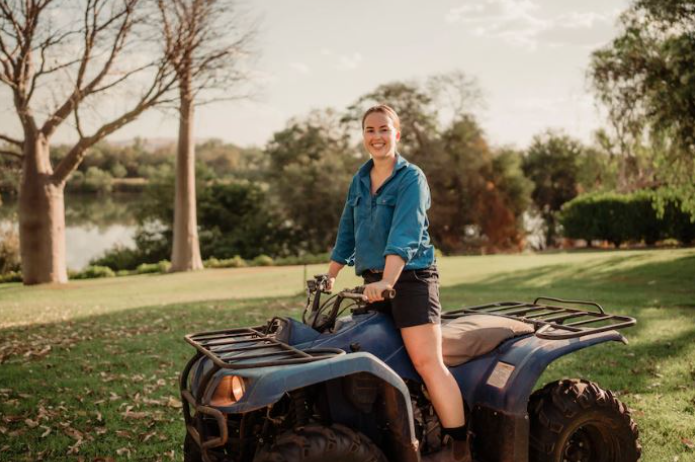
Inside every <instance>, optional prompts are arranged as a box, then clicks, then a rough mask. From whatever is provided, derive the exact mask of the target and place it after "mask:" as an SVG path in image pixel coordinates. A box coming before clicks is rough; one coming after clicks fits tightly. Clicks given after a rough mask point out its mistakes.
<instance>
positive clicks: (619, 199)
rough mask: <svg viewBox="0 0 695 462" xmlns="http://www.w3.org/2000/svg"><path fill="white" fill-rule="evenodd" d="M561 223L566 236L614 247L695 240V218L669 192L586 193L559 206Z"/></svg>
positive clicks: (686, 242) (675, 196)
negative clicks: (560, 208) (598, 241)
mask: <svg viewBox="0 0 695 462" xmlns="http://www.w3.org/2000/svg"><path fill="white" fill-rule="evenodd" d="M560 222H561V223H562V226H563V228H564V235H565V237H570V238H575V239H586V240H587V241H589V242H590V241H591V240H594V239H599V240H607V241H609V242H611V243H613V244H614V245H615V246H616V247H619V246H620V244H621V243H623V242H627V241H633V242H640V241H644V242H645V243H646V244H647V245H653V244H654V243H656V242H657V241H659V240H663V239H668V238H674V239H678V240H679V241H680V242H681V243H683V244H689V243H691V242H692V241H693V240H694V239H695V215H693V214H692V213H690V212H687V211H685V210H684V209H683V200H682V197H681V195H680V194H679V193H678V192H676V191H674V190H669V189H661V190H657V191H646V190H643V191H636V192H634V193H632V194H618V193H597V194H585V195H582V196H579V197H577V198H575V199H573V200H571V201H569V202H567V203H566V204H565V205H564V206H563V207H562V212H561V215H560Z"/></svg>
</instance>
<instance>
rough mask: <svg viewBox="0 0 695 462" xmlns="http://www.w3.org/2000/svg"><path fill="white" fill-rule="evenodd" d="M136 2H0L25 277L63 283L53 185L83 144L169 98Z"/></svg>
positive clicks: (162, 59)
mask: <svg viewBox="0 0 695 462" xmlns="http://www.w3.org/2000/svg"><path fill="white" fill-rule="evenodd" d="M141 3H142V2H141V1H140V0H74V1H69V0H3V1H0V84H2V86H3V87H4V89H5V90H7V93H5V94H8V93H9V95H10V96H11V100H12V103H13V107H14V114H15V115H16V116H17V120H18V122H19V124H18V126H19V129H18V130H17V131H16V133H2V134H0V140H2V141H4V142H5V143H6V145H9V146H11V148H10V149H7V148H2V150H0V155H3V156H11V157H15V158H17V159H18V160H19V161H21V181H20V185H19V234H20V248H21V260H22V275H23V279H24V283H25V284H37V283H49V282H58V283H64V282H66V281H67V271H66V261H65V213H64V211H65V207H64V197H63V192H64V189H65V184H66V182H67V181H68V179H69V177H70V174H71V173H72V172H73V171H75V169H76V168H77V167H78V166H79V165H80V163H81V162H82V160H83V159H84V157H85V155H86V154H87V153H88V150H89V148H90V147H91V146H93V145H94V144H95V143H97V142H98V141H99V140H101V139H103V138H104V137H106V136H107V135H109V134H111V133H113V132H115V131H116V130H118V129H119V128H121V127H123V126H124V125H126V124H128V123H130V122H132V121H133V120H135V119H136V118H137V117H138V116H139V115H140V114H141V113H142V112H144V111H145V110H147V109H148V108H151V107H152V106H154V105H156V104H159V103H162V102H164V101H166V100H167V99H168V98H169V97H170V96H171V94H170V91H171V89H172V88H173V85H174V83H175V76H174V75H173V72H172V71H171V68H170V66H169V63H168V61H167V56H166V55H165V54H164V53H160V52H159V51H162V50H159V49H158V46H157V45H156V44H155V46H154V47H152V45H151V44H152V43H153V42H152V41H150V40H148V38H151V37H148V36H147V30H148V27H147V24H146V21H145V18H146V16H147V15H146V14H145V12H146V9H143V8H142V4H141ZM143 43H147V44H148V46H147V47H143ZM143 50H148V51H147V52H145V51H143ZM149 50H151V51H152V52H153V53H151V54H150V53H149ZM118 92H121V93H120V94H118ZM115 93H116V94H118V97H119V98H118V103H117V104H116V103H114V101H115V100H114V99H113V98H114V96H115V95H114V94H115ZM109 98H111V99H109ZM97 111H99V112H101V116H99V112H97ZM44 114H45V115H46V116H45V118H43V120H40V117H41V116H42V115H44ZM66 126H69V127H67V128H69V129H70V128H71V129H72V132H73V139H75V141H74V143H73V144H72V145H71V147H70V149H69V151H68V153H67V155H66V156H65V157H63V158H62V159H61V160H60V161H59V162H57V163H56V165H53V163H52V162H51V159H50V156H49V151H50V146H51V139H52V137H53V136H54V135H55V134H56V131H57V130H58V129H59V128H60V127H66Z"/></svg>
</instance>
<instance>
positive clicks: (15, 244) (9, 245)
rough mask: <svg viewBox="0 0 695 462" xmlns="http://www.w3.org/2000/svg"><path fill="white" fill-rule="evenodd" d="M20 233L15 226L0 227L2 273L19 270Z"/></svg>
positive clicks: (0, 272)
mask: <svg viewBox="0 0 695 462" xmlns="http://www.w3.org/2000/svg"><path fill="white" fill-rule="evenodd" d="M20 268H21V260H20V257H19V235H18V234H17V232H16V231H15V230H14V229H13V228H7V229H5V230H2V229H0V274H9V273H14V272H19V270H20Z"/></svg>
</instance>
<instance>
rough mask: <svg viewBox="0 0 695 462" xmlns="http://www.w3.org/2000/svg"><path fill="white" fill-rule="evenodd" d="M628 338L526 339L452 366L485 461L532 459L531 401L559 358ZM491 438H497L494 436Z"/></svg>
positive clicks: (612, 335) (610, 333)
mask: <svg viewBox="0 0 695 462" xmlns="http://www.w3.org/2000/svg"><path fill="white" fill-rule="evenodd" d="M609 341H618V342H622V343H627V340H626V339H625V338H624V337H623V336H622V335H620V334H619V333H618V332H616V331H608V332H602V333H598V334H593V335H587V336H584V337H578V338H573V339H568V340H546V339H541V338H538V337H536V336H535V335H533V334H531V335H527V336H525V337H521V338H514V339H510V340H507V341H506V342H504V343H502V344H501V345H500V346H499V347H498V348H497V349H496V350H494V351H493V352H491V353H489V354H486V355H484V356H480V357H478V358H475V359H474V360H471V361H470V362H467V363H465V364H462V365H461V366H457V367H455V368H452V369H451V371H452V373H453V374H454V376H455V377H456V380H457V382H458V383H459V386H460V387H461V390H462V392H463V395H464V398H465V399H466V402H467V404H468V405H469V406H470V408H471V409H472V411H473V412H472V414H473V415H474V416H475V417H474V419H473V422H472V426H473V429H472V430H473V432H474V433H475V434H476V435H477V438H476V440H477V444H476V447H477V448H478V451H479V453H480V455H481V456H483V458H484V460H494V461H498V462H526V461H528V451H529V448H528V443H529V420H528V412H527V408H528V403H529V398H530V396H531V393H532V391H533V388H534V386H535V385H536V383H537V382H538V379H539V378H540V376H541V374H542V373H543V371H544V370H545V369H546V368H547V366H548V365H549V364H550V363H551V362H553V361H555V360H556V359H558V358H560V357H562V356H565V355H567V354H569V353H573V352H575V351H578V350H581V349H583V348H586V347H589V346H593V345H597V344H599V343H604V342H609ZM490 435H496V436H495V437H490Z"/></svg>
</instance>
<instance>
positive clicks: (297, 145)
mask: <svg viewBox="0 0 695 462" xmlns="http://www.w3.org/2000/svg"><path fill="white" fill-rule="evenodd" d="M265 153H266V156H267V157H268V162H269V165H268V166H267V180H268V182H269V183H270V191H271V194H272V197H273V198H274V200H275V203H276V207H277V210H278V211H279V213H280V214H281V215H282V216H283V217H284V218H285V219H286V220H287V221H288V222H289V223H290V224H291V227H292V228H293V229H294V230H295V233H296V236H297V238H298V239H299V240H300V242H298V244H300V248H301V249H302V250H305V251H308V252H312V253H319V252H327V251H328V250H329V249H330V248H331V246H332V245H333V244H334V243H335V233H336V230H337V229H338V222H339V221H340V214H341V212H342V204H344V203H345V197H346V194H347V190H348V185H349V184H350V179H351V178H352V175H353V174H354V172H355V171H356V170H357V167H358V166H359V164H360V163H361V162H364V161H365V157H364V156H360V154H359V151H357V150H355V149H354V148H353V147H352V146H351V143H350V132H349V129H348V128H347V127H346V126H345V125H344V124H341V123H340V121H339V119H338V116H337V114H336V113H335V112H334V111H332V110H325V111H314V112H312V113H311V114H309V116H307V117H306V118H303V119H294V120H291V121H290V122H289V123H288V126H287V128H285V129H284V130H281V131H279V132H277V133H275V134H274V135H273V139H272V140H271V141H270V143H268V146H267V147H266V149H265Z"/></svg>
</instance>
